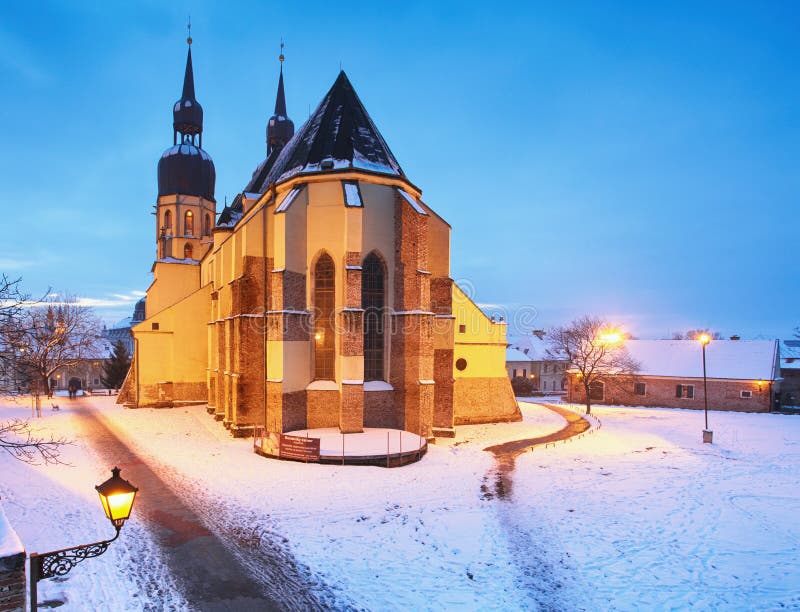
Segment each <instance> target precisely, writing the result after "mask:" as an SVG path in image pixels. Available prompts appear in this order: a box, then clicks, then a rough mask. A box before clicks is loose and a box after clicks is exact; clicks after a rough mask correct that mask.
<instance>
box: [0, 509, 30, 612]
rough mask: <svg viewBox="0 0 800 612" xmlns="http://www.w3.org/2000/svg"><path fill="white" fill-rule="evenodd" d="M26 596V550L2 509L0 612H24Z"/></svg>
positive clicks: (0, 514)
mask: <svg viewBox="0 0 800 612" xmlns="http://www.w3.org/2000/svg"><path fill="white" fill-rule="evenodd" d="M25 595H26V589H25V550H24V549H23V548H22V543H21V542H20V540H19V537H18V536H17V534H16V532H15V531H14V530H13V529H12V528H11V525H10V524H9V522H8V519H7V518H6V515H5V513H4V512H3V509H2V507H0V612H23V611H24V609H25Z"/></svg>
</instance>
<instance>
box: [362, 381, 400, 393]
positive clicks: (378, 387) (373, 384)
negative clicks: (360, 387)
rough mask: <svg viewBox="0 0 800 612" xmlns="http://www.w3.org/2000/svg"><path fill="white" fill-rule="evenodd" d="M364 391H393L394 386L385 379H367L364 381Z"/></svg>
mask: <svg viewBox="0 0 800 612" xmlns="http://www.w3.org/2000/svg"><path fill="white" fill-rule="evenodd" d="M364 391H394V387H393V386H392V385H390V384H389V383H388V382H386V381H385V380H369V381H367V382H365V383H364Z"/></svg>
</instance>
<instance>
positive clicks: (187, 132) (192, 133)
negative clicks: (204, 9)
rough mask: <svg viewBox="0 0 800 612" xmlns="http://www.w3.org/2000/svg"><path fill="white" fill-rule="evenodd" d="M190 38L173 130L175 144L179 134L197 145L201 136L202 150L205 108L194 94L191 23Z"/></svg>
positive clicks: (200, 144) (190, 25)
mask: <svg viewBox="0 0 800 612" xmlns="http://www.w3.org/2000/svg"><path fill="white" fill-rule="evenodd" d="M187 27H188V29H189V36H188V37H187V38H186V42H187V44H188V47H189V49H188V51H187V53H186V71H185V72H184V75H183V93H182V94H181V99H180V100H178V101H177V102H176V103H175V106H174V107H173V109H172V117H173V120H172V128H173V143H177V140H178V134H180V135H181V142H187V141H188V142H191V143H192V144H195V137H196V136H199V141H200V142H199V143H197V144H198V145H199V146H200V148H202V147H203V107H202V106H200V103H199V102H198V101H197V99H196V98H195V94H194V70H193V68H192V36H191V31H192V30H191V28H192V24H191V22H190V23H189V25H188V26H187Z"/></svg>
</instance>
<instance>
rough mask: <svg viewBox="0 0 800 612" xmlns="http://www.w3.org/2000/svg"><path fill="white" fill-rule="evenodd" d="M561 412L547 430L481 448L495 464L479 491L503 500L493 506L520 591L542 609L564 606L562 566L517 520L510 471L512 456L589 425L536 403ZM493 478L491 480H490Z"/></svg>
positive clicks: (485, 496) (577, 416)
mask: <svg viewBox="0 0 800 612" xmlns="http://www.w3.org/2000/svg"><path fill="white" fill-rule="evenodd" d="M538 405H539V406H544V407H545V408H548V409H549V410H552V411H553V412H555V413H557V414H559V415H561V416H562V417H564V419H566V421H567V424H566V425H565V426H564V427H562V428H561V429H559V430H558V431H555V432H553V433H551V434H547V435H546V436H539V437H537V438H526V439H524V440H512V441H511V442H505V443H503V444H496V445H494V446H489V447H487V448H485V449H484V450H486V451H489V452H490V453H492V454H493V455H494V458H495V461H496V464H495V467H494V468H493V469H492V470H491V471H490V472H489V473H488V474H486V476H484V481H483V484H482V485H481V491H482V492H483V499H494V498H495V497H497V498H498V499H500V500H502V501H505V502H507V503H503V504H500V505H498V506H497V513H498V516H499V518H500V524H501V525H502V527H503V530H504V532H505V534H506V539H507V541H508V548H509V551H510V553H511V557H512V559H513V560H514V565H515V566H516V574H517V584H518V586H519V589H520V590H521V591H524V592H526V593H528V594H529V595H530V597H531V598H532V599H533V600H534V601H535V602H536V604H537V606H536V607H538V608H539V609H542V610H561V609H567V608H568V606H567V605H566V603H565V602H562V601H561V599H560V594H561V593H562V587H563V585H564V575H565V571H566V570H565V566H564V561H563V558H562V560H561V562H560V563H558V562H557V561H556V560H557V557H555V558H554V556H553V553H552V551H550V550H548V549H547V546H548V544H547V542H546V541H545V542H543V541H542V540H541V534H533V533H532V532H531V531H530V524H529V523H527V522H526V521H520V516H519V509H517V508H515V507H514V505H513V501H512V498H511V486H512V478H511V477H512V474H513V472H514V467H515V464H516V459H517V457H519V456H520V455H521V454H522V453H524V452H526V451H529V450H531V449H533V448H534V447H536V446H541V445H543V444H549V443H551V442H558V441H559V440H567V439H569V438H572V437H574V436H577V435H580V434H582V433H583V432H585V431H586V430H588V429H589V428H590V427H591V424H590V423H589V421H588V420H587V419H585V418H584V417H583V416H582V415H580V414H578V413H576V412H573V411H571V410H567V409H566V408H562V407H561V406H558V405H555V404H538ZM492 481H493V483H492Z"/></svg>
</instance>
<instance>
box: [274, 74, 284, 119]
mask: <svg viewBox="0 0 800 612" xmlns="http://www.w3.org/2000/svg"><path fill="white" fill-rule="evenodd" d="M275 114H276V115H283V116H284V117H285V116H286V96H285V95H284V93H283V63H281V75H280V76H279V77H278V96H277V97H276V98H275Z"/></svg>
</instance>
